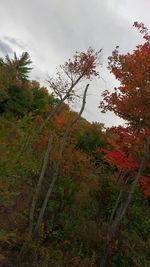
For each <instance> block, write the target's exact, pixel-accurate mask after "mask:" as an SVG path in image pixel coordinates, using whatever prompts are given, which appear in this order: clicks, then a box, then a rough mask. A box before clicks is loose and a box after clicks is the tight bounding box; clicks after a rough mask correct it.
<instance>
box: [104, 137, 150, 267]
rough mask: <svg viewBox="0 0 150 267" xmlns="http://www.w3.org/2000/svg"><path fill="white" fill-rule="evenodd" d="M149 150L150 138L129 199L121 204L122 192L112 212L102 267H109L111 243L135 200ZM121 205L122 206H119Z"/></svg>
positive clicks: (128, 196)
mask: <svg viewBox="0 0 150 267" xmlns="http://www.w3.org/2000/svg"><path fill="white" fill-rule="evenodd" d="M149 148H150V137H148V139H147V145H146V147H145V152H144V155H143V158H142V160H141V164H140V167H139V170H138V173H137V175H136V177H135V179H134V181H133V182H132V185H131V188H130V191H129V193H128V195H127V197H126V198H125V199H123V200H122V202H121V203H120V200H121V196H122V192H120V194H119V197H118V199H117V201H116V205H115V208H114V209H113V211H112V215H111V220H110V223H109V225H108V230H107V236H106V244H105V248H104V251H103V255H102V257H101V261H100V265H99V266H100V267H105V266H107V261H108V256H109V254H110V253H109V252H110V251H109V250H110V244H109V243H110V241H111V240H112V239H113V238H114V237H115V235H116V232H117V231H118V228H119V226H120V223H121V220H122V218H123V216H124V215H125V214H126V212H127V209H128V206H129V205H130V203H131V200H132V198H133V194H134V192H135V190H136V187H137V185H138V183H139V180H140V178H141V176H142V174H143V171H144V169H145V166H146V163H147V161H148V158H149ZM119 203H120V204H119Z"/></svg>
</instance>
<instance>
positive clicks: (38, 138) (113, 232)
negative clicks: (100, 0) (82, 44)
mask: <svg viewBox="0 0 150 267" xmlns="http://www.w3.org/2000/svg"><path fill="white" fill-rule="evenodd" d="M134 26H135V27H136V28H138V29H139V31H140V33H141V34H143V38H144V40H145V43H144V44H142V45H139V46H137V47H136V49H135V50H134V51H133V52H132V53H128V54H127V55H120V54H119V50H118V47H117V48H116V49H115V50H114V51H113V53H112V56H111V57H109V62H108V68H109V70H110V72H111V73H113V74H114V75H115V77H116V79H118V80H119V82H120V86H119V87H118V88H115V90H114V92H112V93H110V92H109V91H105V92H103V93H102V95H103V101H102V102H101V103H100V108H101V110H102V111H103V112H107V111H113V112H114V113H115V114H116V115H117V116H119V117H121V118H123V119H124V120H125V121H126V123H127V127H123V126H118V127H112V128H109V129H104V128H103V127H102V125H100V124H93V125H91V124H90V123H88V122H86V121H85V120H84V119H82V118H81V116H82V113H83V111H84V108H85V105H86V95H87V92H88V90H90V87H91V85H90V81H91V80H92V79H95V78H98V77H99V73H98V71H97V67H98V65H99V64H100V59H99V58H100V54H101V50H100V51H98V52H95V51H94V50H93V49H92V48H89V49H88V50H87V52H86V53H76V54H75V55H74V57H73V59H69V61H68V62H66V63H65V64H64V65H62V66H60V67H59V69H58V70H57V73H56V76H55V77H54V78H53V77H49V78H48V84H49V86H50V90H51V91H52V92H53V93H52V94H51V95H50V94H49V93H48V91H47V89H46V88H41V87H40V85H39V84H38V83H37V82H36V81H29V80H28V72H29V71H30V70H31V69H30V68H29V67H28V66H29V64H30V63H31V61H30V59H29V56H28V54H27V53H24V54H23V55H22V56H21V57H20V59H19V58H17V56H16V55H15V56H14V59H12V60H11V59H10V58H9V57H8V56H7V57H6V59H5V60H3V59H1V61H0V73H1V76H2V78H1V77H0V90H1V91H0V94H1V96H2V97H1V109H0V112H1V122H2V126H1V136H2V151H1V156H2V166H3V167H4V168H5V169H6V171H4V170H3V172H2V176H3V179H2V191H3V192H4V196H3V201H2V209H3V216H2V220H3V226H4V224H5V221H6V222H7V224H8V228H9V229H7V231H6V232H7V233H6V234H3V235H1V236H0V237H1V239H2V245H3V251H4V250H5V248H6V247H7V249H6V250H7V252H6V253H5V252H3V253H2V254H1V255H0V257H1V258H0V260H2V262H3V266H6V264H7V266H11V265H10V264H11V263H10V262H9V260H8V261H7V257H8V258H9V259H11V260H12V256H11V255H10V254H11V253H13V251H15V252H14V253H15V255H16V256H17V257H16V258H15V260H14V262H15V264H20V266H28V265H24V264H25V262H27V261H28V260H29V261H30V263H29V264H31V262H32V261H33V262H34V264H36V266H49V265H48V264H50V263H49V261H50V260H51V256H50V255H49V252H48V250H50V251H51V249H52V247H51V245H48V249H46V248H45V247H43V246H42V244H43V243H42V242H45V243H46V242H49V243H51V239H52V237H51V236H52V233H53V239H54V240H53V241H52V244H53V246H54V247H55V249H56V247H57V246H56V244H55V242H54V241H56V240H57V241H58V244H59V241H60V240H61V241H62V240H63V242H66V240H65V241H64V239H63V238H64V235H65V231H66V233H67V234H68V236H70V238H71V233H70V230H68V229H71V231H73V229H74V231H75V233H76V235H78V236H75V237H74V238H75V240H76V244H78V242H79V239H80V238H79V233H80V234H81V236H82V233H81V230H80V231H77V230H76V228H77V225H78V223H77V222H76V223H75V222H73V220H72V218H75V219H74V220H77V216H75V215H72V214H74V213H73V211H72V210H71V207H73V208H74V210H75V212H76V213H80V212H79V211H76V207H79V209H80V208H81V209H82V199H83V196H84V193H85V192H86V193H85V196H86V197H87V199H88V200H89V199H90V203H91V195H92V196H93V195H94V196H95V192H96V195H97V194H98V190H99V189H98V186H100V184H101V183H102V182H101V180H102V179H103V177H104V176H110V174H109V175H108V173H109V171H110V173H111V177H112V178H111V179H113V181H115V184H116V188H119V190H120V191H119V192H118V197H117V198H116V200H115V203H114V207H111V212H109V218H107V223H106V222H105V224H104V225H105V227H104V226H102V228H101V230H103V231H104V232H103V233H102V234H98V235H97V237H99V239H100V242H101V243H102V244H101V245H99V248H96V251H98V252H97V255H96V256H95V258H94V260H93V258H92V259H91V258H90V259H88V263H87V262H86V263H85V262H84V263H83V262H80V259H79V258H80V257H79V258H78V257H76V258H74V265H73V263H72V261H70V262H69V260H68V262H67V263H66V262H65V260H64V263H63V264H68V265H64V266H100V267H104V266H107V264H108V262H109V260H110V258H111V257H110V256H111V255H112V253H113V250H114V247H115V248H116V246H117V248H116V251H117V252H118V245H116V244H118V239H117V234H118V232H119V228H120V225H121V223H122V219H123V218H124V217H125V216H126V214H127V210H128V208H129V207H130V204H131V201H132V200H133V199H134V194H135V192H136V190H137V188H138V187H139V185H140V190H141V189H142V191H143V193H144V196H145V198H146V199H148V197H150V37H149V35H148V30H147V28H146V27H145V26H144V25H143V24H142V23H140V24H139V23H137V22H136V23H134ZM3 74H5V75H3ZM83 84H85V87H84V91H83V92H82V90H81V89H80V87H82V88H83ZM81 85H82V86H81ZM81 99H82V100H81ZM29 100H30V101H29ZM78 100H80V102H81V108H80V111H79V113H75V112H73V111H71V110H70V108H69V106H68V105H67V104H66V103H70V102H74V101H78ZM21 108H22V109H21ZM8 128H10V129H11V131H10V130H8ZM5 131H6V132H5ZM9 131H10V133H9ZM14 155H15V156H14ZM107 167H108V169H109V171H107ZM15 169H16V172H15V171H14V170H15ZM91 177H92V178H91ZM97 179H98V180H97ZM96 180H97V181H96ZM99 180H100V182H99ZM93 181H94V186H93ZM63 184H64V185H66V188H65V187H64V185H63ZM83 185H84V189H83V188H82V187H83ZM77 186H78V189H79V190H77ZM88 186H89V187H91V188H88ZM81 188H82V189H83V190H81ZM87 188H88V189H87ZM55 190H56V191H55ZM80 190H81V192H80ZM91 190H93V191H91ZM18 191H19V192H18ZM76 191H79V193H77V192H76ZM14 192H15V193H14ZM104 193H105V192H104ZM82 195H83V196H82ZM73 196H74V201H76V198H79V199H81V200H80V201H78V200H77V202H76V205H74V204H72V203H71V201H73V199H72V197H73ZM67 197H68V198H67ZM99 197H100V196H99ZM55 198H56V199H55ZM57 198H58V199H57ZM96 199H97V197H96ZM19 201H20V202H19ZM57 201H58V202H59V205H58V203H57ZM65 201H66V202H67V201H68V202H67V204H66V202H65ZM69 201H70V202H69ZM84 201H85V200H84ZM84 201H83V203H84ZM94 201H95V198H94V197H93V203H95V202H94ZM96 201H97V200H96ZM78 202H80V203H79V204H78ZM11 203H13V204H11ZM20 203H21V204H20ZM68 203H69V204H68ZM70 203H71V204H70ZM85 203H86V205H87V206H88V205H89V203H87V202H86V201H85ZM54 204H55V205H56V204H57V205H58V206H56V207H55V206H54ZM69 205H70V206H69ZM78 205H79V206H78ZM91 205H95V204H91ZM96 205H99V204H97V202H96ZM13 206H14V207H15V208H16V215H15V216H16V217H15V220H16V221H15V220H14V214H11V215H10V218H9V215H8V213H9V212H8V210H9V209H10V210H11V212H12V213H13V211H12V207H13ZM18 207H19V208H18ZM83 207H84V209H86V206H84V205H83ZM96 207H97V206H96ZM104 209H105V207H104ZM89 210H90V209H89ZM95 210H96V211H95ZM92 212H93V213H92ZM92 212H91V213H92V216H93V217H94V216H95V218H96V219H95V221H94V227H97V228H96V229H98V228H99V227H101V226H100V225H103V223H102V222H100V221H98V220H99V219H98V218H100V216H99V215H97V214H99V213H103V211H99V209H98V208H95V206H94V207H93V206H92ZM61 213H62V214H61ZM95 214H96V215H95ZM62 215H63V218H62V217H61V216H62ZM49 216H50V218H49ZM69 216H70V217H69ZM71 216H75V217H72V218H71ZM84 216H85V215H84ZM86 216H87V218H88V219H87V221H88V220H89V218H90V215H87V214H86ZM88 216H89V217H88ZM79 217H81V221H82V220H83V218H82V215H81V214H80V215H79ZM68 218H69V219H68ZM13 220H14V221H13ZM69 220H70V222H71V223H70V225H69ZM90 220H91V219H90ZM90 220H89V221H88V223H89V222H90V223H89V225H91V221H90ZM49 221H51V224H53V226H52V225H51V224H50V222H49ZM52 221H53V223H52ZM66 221H67V223H66ZM18 222H19V226H17V224H18ZM83 222H84V220H83ZM81 224H82V223H81ZM55 225H57V227H58V228H59V230H58V229H57V230H56V229H55ZM82 225H83V224H82ZM95 225H97V226H95ZM106 225H107V227H106ZM73 227H74V228H73ZM91 227H93V226H91ZM4 228H5V226H4ZM6 228H7V227H6ZM15 228H16V230H15ZM62 228H63V230H62ZM5 230H6V229H5ZM15 231H16V232H15ZM22 231H24V232H25V234H24V235H21V232H22ZM86 231H87V230H86ZM89 231H90V230H89ZM96 231H98V230H96ZM83 232H84V229H83ZM87 232H88V231H87ZM87 232H86V233H87ZM56 233H57V235H59V236H57V238H56ZM16 235H17V238H16ZM19 235H20V236H19ZM62 235H63V237H62ZM85 235H86V234H85ZM54 236H55V238H56V239H55V238H54ZM84 238H85V237H84ZM84 238H83V239H84ZM13 239H15V242H14V245H13V246H12V247H11V246H10V242H11V241H12V240H13ZM16 240H17V241H16ZM43 240H44V241H43ZM46 240H48V241H46ZM96 240H97V239H96ZM67 242H70V241H67ZM81 243H82V242H80V244H81ZM61 244H62V243H61ZM59 245H60V244H59ZM64 246H66V243H65V245H64ZM94 246H95V244H94ZM9 250H10V253H9ZM42 250H44V252H43V254H42V255H43V256H41V257H42V260H43V259H44V258H45V259H47V262H46V263H44V264H45V265H42V263H40V264H41V265H37V264H38V263H37V262H38V260H39V259H40V255H41V254H40V253H42V252H41V251H42ZM59 250H60V248H59ZM51 253H52V254H53V257H54V258H55V256H54V255H55V253H54V251H53V252H52V251H51ZM64 253H65V255H67V256H66V257H68V258H69V257H71V255H70V256H68V254H67V253H68V252H66V247H65V249H64ZM28 255H29V258H30V259H28ZM93 255H94V254H93ZM33 259H34V260H33ZM75 261H76V262H77V263H76V265H75ZM27 264H28V263H27ZM46 264H47V265H46ZM56 264H57V263H56ZM61 264H62V263H61ZM83 264H84V265H83ZM29 266H32V265H29ZM34 266H35V265H34ZM54 266H55V265H54ZM110 266H111V265H110ZM112 266H113V265H112ZM118 266H119V265H118ZM134 266H137V265H134Z"/></svg>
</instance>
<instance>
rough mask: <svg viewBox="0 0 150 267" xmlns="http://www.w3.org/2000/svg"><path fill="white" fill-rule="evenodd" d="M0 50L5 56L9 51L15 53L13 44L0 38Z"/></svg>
mask: <svg viewBox="0 0 150 267" xmlns="http://www.w3.org/2000/svg"><path fill="white" fill-rule="evenodd" d="M0 52H1V53H2V54H3V55H4V56H5V55H7V54H9V53H13V50H12V48H11V46H9V45H8V44H7V43H5V42H4V41H2V40H0Z"/></svg>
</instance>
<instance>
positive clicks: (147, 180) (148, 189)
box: [140, 175, 150, 197]
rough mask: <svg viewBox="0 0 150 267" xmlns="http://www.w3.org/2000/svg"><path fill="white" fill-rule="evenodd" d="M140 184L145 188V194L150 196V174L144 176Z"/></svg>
mask: <svg viewBox="0 0 150 267" xmlns="http://www.w3.org/2000/svg"><path fill="white" fill-rule="evenodd" d="M140 185H141V187H142V189H143V192H144V195H145V196H147V197H150V175H147V176H142V177H141V181H140Z"/></svg>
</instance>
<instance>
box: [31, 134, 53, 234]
mask: <svg viewBox="0 0 150 267" xmlns="http://www.w3.org/2000/svg"><path fill="white" fill-rule="evenodd" d="M52 142H53V134H51V135H50V137H49V140H48V145H47V150H46V153H45V156H44V161H43V166H42V170H41V174H40V177H39V180H38V183H37V186H36V189H35V193H34V195H33V199H32V203H31V209H30V217H29V233H30V234H31V233H32V229H33V221H34V213H35V207H36V203H37V200H38V197H39V193H40V190H41V186H42V182H43V179H44V176H45V172H46V169H47V164H48V160H49V155H50V151H51V147H52Z"/></svg>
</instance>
